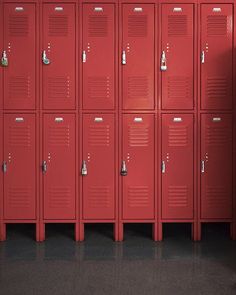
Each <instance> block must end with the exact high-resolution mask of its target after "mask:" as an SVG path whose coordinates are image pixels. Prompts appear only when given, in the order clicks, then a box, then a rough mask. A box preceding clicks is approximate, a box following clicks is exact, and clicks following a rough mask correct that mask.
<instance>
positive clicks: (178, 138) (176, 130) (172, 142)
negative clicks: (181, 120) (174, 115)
mask: <svg viewBox="0 0 236 295" xmlns="http://www.w3.org/2000/svg"><path fill="white" fill-rule="evenodd" d="M168 144H169V146H172V147H183V146H187V144H188V129H187V127H186V126H177V125H172V126H169V137H168Z"/></svg>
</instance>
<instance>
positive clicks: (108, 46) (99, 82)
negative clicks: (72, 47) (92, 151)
mask: <svg viewBox="0 0 236 295" xmlns="http://www.w3.org/2000/svg"><path fill="white" fill-rule="evenodd" d="M114 8H115V6H114V4H104V3H97V4H83V52H82V63H83V108H84V109H114V107H115V35H116V34H115V9H114Z"/></svg>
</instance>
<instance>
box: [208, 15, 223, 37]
mask: <svg viewBox="0 0 236 295" xmlns="http://www.w3.org/2000/svg"><path fill="white" fill-rule="evenodd" d="M227 30H228V24H227V16H226V15H208V16H207V36H226V35H227Z"/></svg>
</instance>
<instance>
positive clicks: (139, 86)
mask: <svg viewBox="0 0 236 295" xmlns="http://www.w3.org/2000/svg"><path fill="white" fill-rule="evenodd" d="M148 96H149V83H148V78H147V77H146V76H133V77H128V99H148Z"/></svg>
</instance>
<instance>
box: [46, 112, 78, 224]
mask: <svg viewBox="0 0 236 295" xmlns="http://www.w3.org/2000/svg"><path fill="white" fill-rule="evenodd" d="M43 128H44V129H43V130H44V131H43V132H44V133H43V161H45V162H44V165H43V190H44V191H43V192H44V196H43V207H44V219H74V218H75V165H76V162H75V115H73V114H45V115H44V126H43Z"/></svg>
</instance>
